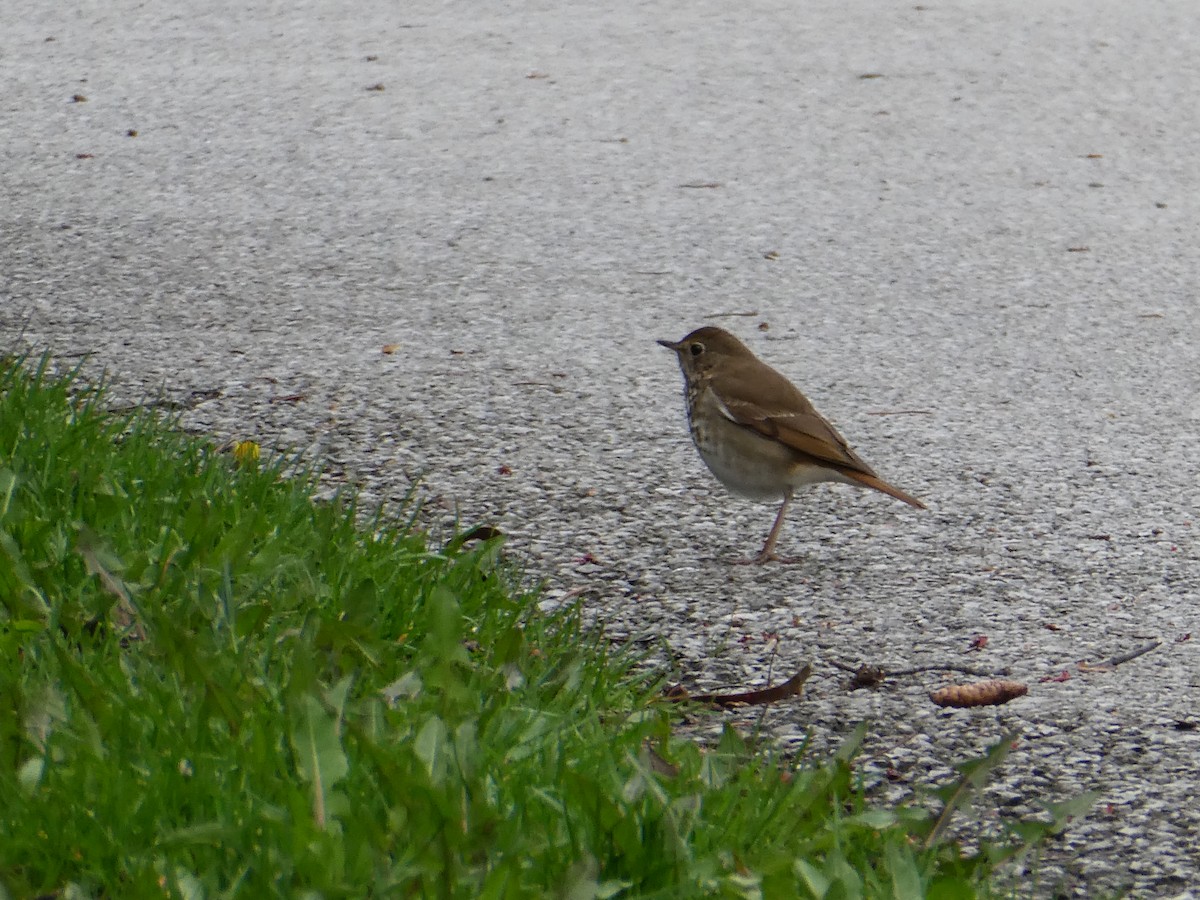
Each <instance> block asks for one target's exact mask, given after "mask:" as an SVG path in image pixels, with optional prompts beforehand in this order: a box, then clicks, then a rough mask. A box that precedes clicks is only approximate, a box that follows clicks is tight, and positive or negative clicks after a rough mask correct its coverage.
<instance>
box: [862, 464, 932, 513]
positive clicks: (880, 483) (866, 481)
mask: <svg viewBox="0 0 1200 900" xmlns="http://www.w3.org/2000/svg"><path fill="white" fill-rule="evenodd" d="M842 474H844V475H846V476H847V477H848V478H852V479H854V480H855V481H857V482H858V483H859V484H861V485H862V486H863V487H869V488H874V489H875V490H877V491H880V492H881V493H884V494H887V495H888V496H890V497H895V498H896V499H897V500H903V501H904V502H905V503H907V504H908V505H909V506H915V507H916V508H917V509H926V508H927V507H926V506H925V504H924V503H922V502H921V501H920V500H918V499H917V498H916V497H914V496H912V495H911V494H906V493H904V491H902V490H900V488H897V487H892V486H891V485H890V484H888V483H887V482H886V481H884V480H883V479H882V478H879V477H877V476H875V475H868V474H867V473H866V472H856V471H855V470H853V469H843V470H842Z"/></svg>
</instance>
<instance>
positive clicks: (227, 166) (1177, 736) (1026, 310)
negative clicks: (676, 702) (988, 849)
mask: <svg viewBox="0 0 1200 900" xmlns="http://www.w3.org/2000/svg"><path fill="white" fill-rule="evenodd" d="M4 18H5V22H4V24H3V28H0V76H2V83H3V85H4V90H3V92H2V95H0V135H3V151H2V153H0V191H2V194H0V196H2V198H3V202H0V342H2V343H0V346H3V347H5V348H8V349H14V348H18V349H21V348H29V349H32V350H34V351H41V350H43V349H49V350H51V351H52V352H53V353H55V354H57V355H58V356H59V357H60V359H62V360H64V361H71V360H72V359H74V358H76V356H78V355H86V359H87V367H88V369H89V371H99V370H100V369H101V368H103V369H107V370H108V372H109V373H110V376H111V378H112V384H113V391H114V393H115V396H116V397H117V398H118V399H123V400H126V401H129V402H136V401H140V400H143V399H145V398H146V397H156V398H165V399H167V400H169V401H171V402H173V403H178V404H182V408H183V412H182V420H183V423H184V425H185V426H186V427H187V428H188V429H191V430H196V431H198V432H203V433H208V434H211V435H213V436H214V437H215V439H217V440H221V441H223V440H226V439H228V438H230V437H239V438H254V439H256V440H259V441H260V442H262V443H263V444H265V445H269V446H277V447H288V448H308V449H310V450H312V451H315V452H317V453H319V455H320V456H321V458H322V459H323V460H324V462H325V463H326V464H327V465H328V466H329V468H330V471H331V473H332V476H333V477H332V481H334V482H337V481H339V480H344V481H349V482H352V483H354V484H357V485H360V486H361V487H362V488H363V489H364V491H365V492H366V495H367V497H368V498H369V499H370V500H373V501H387V502H394V501H399V500H401V499H402V498H404V497H405V496H406V495H407V494H408V493H409V492H410V490H412V488H413V485H414V483H416V482H417V480H418V479H420V487H419V488H418V493H419V495H420V496H421V497H422V499H423V500H424V501H425V504H426V511H427V512H432V513H433V514H434V515H435V517H436V518H437V521H438V522H439V523H440V524H448V523H450V522H452V521H454V520H455V518H457V519H458V520H459V521H461V522H462V523H464V524H471V523H480V522H486V523H491V524H494V525H496V526H498V527H500V528H501V529H502V530H503V531H504V532H506V533H507V534H508V535H509V536H510V543H509V546H510V548H511V551H512V553H513V554H514V556H515V557H516V558H517V559H519V560H520V561H522V563H523V564H524V565H525V566H526V567H527V569H528V572H529V573H530V577H531V578H532V579H543V578H544V579H545V581H546V584H547V586H548V596H549V597H550V598H551V599H552V600H553V599H556V598H562V597H565V596H582V597H583V598H584V600H585V602H586V604H587V609H588V611H589V613H590V614H591V615H594V616H595V617H596V618H597V619H598V620H603V621H605V622H607V623H608V628H609V631H610V633H611V634H612V635H613V636H614V637H616V638H618V639H621V640H629V641H633V642H636V643H638V644H639V645H644V646H647V647H657V648H658V651H659V652H660V653H662V654H664V655H665V656H667V657H669V658H670V659H671V660H672V661H673V664H674V665H675V666H676V667H677V670H678V673H679V677H680V679H681V680H682V681H683V682H684V683H685V684H687V685H688V686H690V687H693V688H699V689H704V690H712V689H730V690H741V689H745V688H747V687H750V686H756V685H762V684H765V683H766V681H767V679H768V678H769V677H770V678H771V679H773V680H781V679H782V678H784V677H786V676H787V675H789V674H791V672H793V671H795V670H796V669H798V668H799V667H800V665H801V664H802V663H803V662H804V661H808V660H812V661H813V663H814V668H815V674H814V676H813V678H812V680H811V681H810V682H809V685H808V688H807V692H806V694H805V696H804V697H802V698H800V699H799V700H797V701H793V702H791V703H787V704H784V705H781V706H779V707H776V708H772V709H770V710H769V711H768V712H767V713H766V717H765V725H766V727H767V729H768V730H769V731H770V732H771V733H773V734H774V735H776V736H777V737H779V738H780V739H781V740H783V741H784V742H787V743H788V744H798V743H800V742H802V741H804V740H805V739H806V738H809V737H810V736H811V739H812V741H813V742H814V743H815V744H816V745H817V746H833V745H836V744H837V743H838V742H839V741H840V740H841V739H842V738H843V737H844V736H845V735H846V734H847V733H849V732H850V731H851V730H852V729H853V728H854V726H855V725H856V724H857V723H858V722H859V721H861V720H862V719H864V718H867V719H870V721H871V722H872V725H871V730H870V737H869V738H868V741H867V746H866V751H865V755H864V758H863V761H862V767H863V770H864V772H866V773H867V774H868V776H869V777H871V778H873V779H874V778H878V779H880V780H881V782H882V784H883V788H884V790H886V791H887V792H888V793H890V794H896V795H897V796H899V795H902V794H904V793H906V792H908V791H910V790H911V789H912V788H913V787H914V786H917V785H922V784H928V783H936V782H939V781H943V780H945V779H946V778H948V777H949V776H950V775H951V773H952V768H951V767H952V766H953V764H954V763H956V762H958V761H961V760H962V759H964V758H966V757H967V756H969V755H972V754H975V753H977V752H980V751H982V750H983V749H985V748H986V747H987V746H988V745H989V744H991V743H992V742H994V741H995V740H997V739H998V738H999V737H1000V736H1001V735H1003V734H1005V733H1006V732H1008V731H1010V730H1015V731H1017V732H1019V734H1020V737H1019V738H1018V739H1017V741H1016V744H1015V747H1014V750H1013V751H1012V753H1011V755H1010V756H1009V759H1008V760H1007V762H1006V763H1005V765H1004V767H1003V769H1002V770H1001V772H1000V773H999V774H998V775H997V777H996V778H995V779H994V781H993V783H992V784H991V786H990V788H989V789H988V791H987V793H986V795H985V796H984V797H982V798H981V801H980V803H979V806H978V809H979V812H980V815H981V816H982V818H983V819H984V820H985V821H987V820H990V819H991V818H993V817H995V816H997V815H1001V814H1003V815H1006V816H1007V815H1027V814H1030V813H1031V812H1033V811H1034V810H1037V809H1038V808H1039V807H1038V803H1039V801H1042V800H1062V799H1066V798H1069V797H1071V796H1072V795H1074V794H1076V793H1078V792H1080V791H1084V790H1094V791H1097V792H1099V796H1100V800H1099V802H1098V803H1097V804H1096V806H1095V808H1094V810H1093V811H1092V813H1091V814H1089V815H1088V816H1087V817H1086V818H1084V819H1080V820H1078V821H1076V822H1075V824H1074V825H1073V827H1072V828H1071V829H1070V830H1069V831H1068V832H1067V833H1066V834H1065V836H1063V837H1062V838H1061V839H1060V840H1057V841H1055V842H1054V843H1053V845H1052V846H1051V848H1050V850H1049V851H1048V853H1047V854H1046V856H1045V858H1044V859H1043V860H1042V861H1041V863H1040V865H1039V867H1038V868H1037V870H1036V871H1033V870H1031V871H1029V872H1028V873H1026V874H1024V875H1022V876H1020V877H1021V879H1022V881H1023V882H1024V883H1025V884H1026V885H1028V886H1029V887H1030V888H1031V892H1032V893H1034V894H1038V895H1053V894H1055V893H1058V894H1060V895H1062V896H1078V897H1092V896H1097V895H1099V894H1104V893H1106V892H1113V891H1117V890H1120V889H1122V888H1126V887H1127V888H1129V889H1131V893H1132V894H1133V895H1134V896H1138V897H1190V896H1193V893H1192V892H1193V891H1200V803H1197V802H1196V799H1195V796H1194V795H1195V793H1196V781H1197V774H1196V773H1197V768H1198V765H1197V759H1198V752H1200V729H1198V728H1197V724H1198V720H1197V714H1196V709H1195V701H1196V696H1197V689H1198V686H1200V662H1198V658H1197V657H1198V654H1197V649H1198V647H1200V610H1198V607H1197V602H1196V601H1197V581H1198V572H1200V568H1198V562H1200V559H1198V558H1200V541H1198V540H1197V535H1196V532H1197V530H1198V528H1200V525H1197V524H1196V516H1197V512H1198V511H1197V501H1198V500H1200V480H1198V476H1197V466H1196V463H1197V454H1196V452H1195V449H1194V448H1195V442H1196V432H1197V428H1198V426H1200V406H1198V405H1197V399H1196V398H1197V396H1198V394H1200V365H1198V364H1197V349H1196V348H1197V346H1198V345H1200V317H1198V316H1197V315H1196V309H1197V297H1196V272H1197V257H1198V251H1197V237H1198V235H1200V228H1198V224H1200V222H1198V207H1197V202H1198V201H1197V198H1198V197H1200V184H1198V183H1197V181H1198V178H1197V173H1198V169H1197V166H1196V161H1195V153H1194V149H1195V147H1196V146H1197V144H1198V143H1200V105H1198V104H1197V103H1196V102H1195V98H1196V85H1197V83H1198V80H1200V62H1198V60H1200V52H1198V51H1200V30H1198V29H1197V25H1196V18H1195V9H1194V3H1193V2H1192V0H1162V2H1154V0H1147V2H1144V3H1137V4H1131V3H1127V2H1123V0H1087V2H1084V0H1078V2H1066V0H1063V2H1056V0H1049V2H1047V0H1014V2H1011V3H1006V4H974V3H966V2H945V0H944V2H938V0H935V2H933V3H931V4H930V5H928V6H921V5H913V4H911V3H903V4H893V3H886V2H882V0H862V2H855V3H843V2H841V0H837V2H835V0H814V2H809V3H804V4H794V3H783V2H771V0H751V2H747V3H738V4H729V3H727V2H724V0H689V2H679V0H664V2H661V3H654V4H632V3H627V4H614V5H613V6H612V7H611V8H603V6H602V5H601V6H600V7H598V6H596V5H593V4H586V3H578V4H558V3H547V2H541V3H538V2H535V3H529V4H516V3H496V4H478V3H466V2H452V3H429V2H423V0H418V2H413V3H405V4H382V3H379V4H339V3H336V2H334V0H295V2H292V3H289V4H265V3H261V2H251V3H249V4H247V3H244V2H240V0H239V2H232V0H213V2H208V3H204V4H191V3H183V2H178V0H164V2H161V3H153V4H146V3H142V2H140V0H137V2H135V0H106V2H104V3H85V4H62V3H58V2H50V0H32V2H28V3H25V4H23V6H22V12H21V15H20V16H19V17H18V16H15V15H14V16H5V17H4ZM73 98H75V99H73ZM729 313H745V314H746V315H743V316H739V317H729V318H721V319H712V318H710V317H712V316H717V315H721V314H729ZM710 322H711V323H717V324H721V325H723V326H725V327H728V328H730V329H731V330H734V331H735V332H737V333H738V334H739V335H740V336H741V337H742V338H743V339H745V340H746V341H747V342H748V343H749V344H750V345H751V347H752V348H753V349H754V350H755V351H756V352H757V353H759V354H760V355H761V356H762V357H763V358H764V359H766V360H767V361H768V362H770V363H771V364H773V365H775V366H776V367H777V368H779V369H781V370H782V371H784V372H785V373H786V374H788V375H789V376H790V377H792V378H793V380H795V381H796V382H797V384H798V385H800V386H801V387H802V388H803V389H804V390H805V391H806V392H807V393H808V394H809V396H810V397H811V398H812V399H813V400H814V402H815V403H816V404H817V406H818V408H819V409H821V410H822V411H823V412H824V413H825V414H826V415H827V416H828V417H829V418H830V419H832V420H833V421H834V422H835V423H836V424H837V426H838V427H839V428H840V429H841V430H842V432H843V433H844V434H845V435H846V436H847V437H848V438H849V439H850V441H851V442H852V443H853V444H854V445H855V447H856V449H857V450H858V451H859V452H860V453H861V454H862V456H863V457H864V458H865V459H866V460H867V461H868V462H869V463H871V464H872V465H873V466H875V467H876V468H877V469H878V470H879V472H880V474H881V475H882V476H883V477H884V478H886V479H888V480H889V481H891V482H893V483H894V484H896V485H897V486H899V487H901V488H903V489H905V490H907V491H910V492H912V493H914V494H916V495H917V496H919V497H921V498H922V499H923V500H925V501H926V502H927V503H928V504H929V506H930V510H929V511H928V512H919V511H916V510H912V509H909V508H908V507H905V506H903V505H901V504H899V503H896V502H894V501H891V500H889V499H888V498H886V497H884V496H881V495H878V494H874V493H871V492H864V491H856V490H854V489H851V488H846V487H832V486H824V487H820V488H818V489H815V490H813V491H812V492H810V493H808V494H805V495H803V496H802V500H801V502H798V503H797V504H796V505H795V507H794V509H793V511H792V513H791V514H790V516H789V523H788V526H787V528H786V529H785V531H784V534H783V537H782V539H781V541H780V548H779V549H780V551H781V552H783V553H787V554H794V555H798V556H800V557H801V560H800V561H799V562H797V563H795V564H792V565H787V566H779V565H776V566H768V567H762V568H758V567H738V566H731V565H729V563H728V561H729V560H730V559H731V558H734V557H738V556H741V555H745V554H747V553H751V552H753V551H755V550H757V548H758V546H759V545H760V542H761V541H762V539H763V537H764V536H765V534H766V531H767V529H768V527H769V526H770V523H771V520H772V516H773V515H774V509H773V508H772V507H769V506H765V505H757V504H753V503H750V502H746V501H742V500H739V499H736V498H732V497H730V496H729V495H728V494H727V493H725V491H724V490H723V489H722V488H721V487H720V485H719V484H718V483H717V482H716V481H715V480H714V479H713V478H712V477H711V476H710V475H709V474H708V473H707V471H705V470H704V469H703V467H702V465H701V463H700V461H699V458H698V457H697V456H696V454H695V452H694V451H693V449H692V447H691V445H690V442H689V439H688V436H687V431H686V427H685V423H684V411H683V399H682V395H681V379H680V376H679V372H678V369H677V366H676V363H675V360H674V358H673V357H672V355H671V354H670V353H669V352H668V351H665V350H663V348H661V347H659V346H658V345H657V344H655V342H654V339H655V338H670V339H677V338H679V337H681V336H682V335H683V334H685V333H686V332H687V331H689V330H691V329H692V328H694V327H697V326H698V325H700V324H705V323H710ZM389 345H395V346H394V347H391V346H389ZM385 347H388V349H391V350H393V352H390V353H387V352H384V348H385ZM1193 634H1194V635H1195V639H1193V640H1188V639H1187V638H1188V637H1189V636H1190V635H1193ZM978 635H984V636H986V637H987V642H986V646H984V647H982V649H977V650H972V649H971V647H972V644H973V641H975V638H976V637H977V636H978ZM1150 640H1159V641H1162V642H1163V643H1162V646H1160V647H1159V648H1158V649H1156V650H1154V651H1152V652H1150V653H1147V654H1145V655H1143V656H1140V657H1139V658H1137V659H1135V660H1132V661H1130V662H1128V663H1125V664H1123V665H1120V666H1118V667H1116V668H1115V669H1112V670H1110V671H1085V670H1084V669H1082V668H1081V667H1080V666H1079V665H1078V663H1079V662H1080V661H1090V662H1093V663H1095V662H1099V661H1102V660H1104V659H1107V658H1109V657H1111V656H1113V655H1116V654H1120V653H1123V652H1126V651H1130V650H1133V649H1136V648H1137V647H1139V646H1142V645H1144V644H1145V643H1147V642H1148V641H1150ZM835 661H837V662H843V663H850V664H858V663H860V662H867V663H873V664H877V665H883V666H885V667H886V666H890V667H893V668H902V667H907V666H920V665H931V664H946V663H953V664H957V665H972V666H977V667H980V668H984V669H1001V668H1008V669H1010V670H1011V677H1013V678H1016V679H1019V680H1022V681H1025V682H1027V683H1028V684H1029V694H1028V696H1026V697H1023V698H1020V699H1018V700H1015V701H1013V702H1012V703H1010V704H1008V705H1006V706H1003V707H998V708H987V709H979V710H967V711H964V710H942V709H938V708H936V707H934V706H933V705H932V704H931V703H930V702H929V700H928V698H927V696H926V692H927V691H928V690H930V689H932V688H936V687H938V686H941V685H943V684H945V683H947V676H945V675H943V674H941V673H937V672H929V673H923V674H919V675H914V676H910V677H905V678H897V679H893V680H889V681H888V682H885V683H884V684H883V685H882V686H880V687H878V688H875V689H869V690H858V691H850V690H848V689H847V687H846V679H847V676H846V674H845V673H844V672H841V671H839V670H838V669H836V668H835V667H834V665H833V663H834V662H835ZM1063 672H1066V673H1068V674H1069V675H1070V678H1069V680H1065V681H1044V680H1043V679H1046V678H1049V677H1052V676H1056V675H1059V673H1063ZM960 677H961V678H966V676H960ZM966 680H970V679H969V678H966ZM761 715H762V711H761V710H755V711H753V712H751V713H747V714H744V715H733V716H730V717H724V716H719V715H717V716H714V717H713V718H712V719H711V721H708V720H705V721H702V722H701V723H700V727H701V728H702V729H712V730H713V731H715V730H716V729H718V728H719V727H720V724H721V722H722V721H726V720H727V719H728V718H732V719H733V720H735V721H739V722H742V723H744V724H746V725H747V726H750V725H753V724H756V723H757V722H758V720H759V717H760V716H761ZM889 770H890V772H889Z"/></svg>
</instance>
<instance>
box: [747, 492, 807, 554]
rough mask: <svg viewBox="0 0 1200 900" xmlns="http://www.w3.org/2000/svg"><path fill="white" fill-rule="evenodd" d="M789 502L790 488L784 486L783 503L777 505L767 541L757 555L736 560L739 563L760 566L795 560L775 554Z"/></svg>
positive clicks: (790, 498) (790, 500) (790, 499)
mask: <svg viewBox="0 0 1200 900" xmlns="http://www.w3.org/2000/svg"><path fill="white" fill-rule="evenodd" d="M791 502H792V489H791V487H790V486H789V487H786V488H784V494H783V504H782V505H781V506H780V507H779V513H778V515H776V516H775V524H774V525H772V526H771V533H770V534H768V535H767V542H766V543H765V544H763V548H762V550H760V551H759V552H758V556H755V557H753V558H751V559H742V560H738V562H739V563H742V564H745V565H749V564H750V563H754V564H755V565H760V566H761V565H762V564H763V563H767V562H782V563H787V562H795V560H794V559H791V558H787V559H785V558H782V557H779V556H776V555H775V542H776V541H777V540H779V532H780V531H782V530H783V518H784V516H786V515H787V510H788V505H789V504H790V503H791Z"/></svg>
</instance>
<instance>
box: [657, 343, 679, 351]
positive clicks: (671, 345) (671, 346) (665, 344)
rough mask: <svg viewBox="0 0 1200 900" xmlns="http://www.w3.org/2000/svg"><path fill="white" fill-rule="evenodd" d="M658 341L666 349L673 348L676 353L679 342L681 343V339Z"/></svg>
mask: <svg viewBox="0 0 1200 900" xmlns="http://www.w3.org/2000/svg"><path fill="white" fill-rule="evenodd" d="M659 343H660V344H662V345H663V346H664V347H666V348H667V349H668V350H674V351H675V352H676V353H678V352H679V347H680V344H681V343H682V341H661V340H660V341H659Z"/></svg>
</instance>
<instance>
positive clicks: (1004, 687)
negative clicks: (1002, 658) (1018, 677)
mask: <svg viewBox="0 0 1200 900" xmlns="http://www.w3.org/2000/svg"><path fill="white" fill-rule="evenodd" d="M1027 693H1029V688H1027V687H1026V686H1025V685H1023V684H1021V682H1019V681H1001V680H994V681H977V682H975V684H952V685H949V686H947V687H944V688H940V689H938V690H936V691H931V692H930V694H929V699H930V700H932V701H933V702H934V703H936V704H937V705H938V706H955V707H960V708H962V707H968V706H999V705H1000V704H1001V703H1007V702H1008V701H1009V700H1015V699H1017V698H1018V697H1024V696H1025V695H1026V694H1027Z"/></svg>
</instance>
